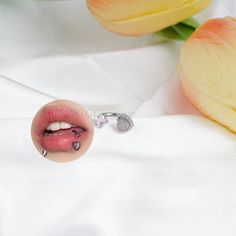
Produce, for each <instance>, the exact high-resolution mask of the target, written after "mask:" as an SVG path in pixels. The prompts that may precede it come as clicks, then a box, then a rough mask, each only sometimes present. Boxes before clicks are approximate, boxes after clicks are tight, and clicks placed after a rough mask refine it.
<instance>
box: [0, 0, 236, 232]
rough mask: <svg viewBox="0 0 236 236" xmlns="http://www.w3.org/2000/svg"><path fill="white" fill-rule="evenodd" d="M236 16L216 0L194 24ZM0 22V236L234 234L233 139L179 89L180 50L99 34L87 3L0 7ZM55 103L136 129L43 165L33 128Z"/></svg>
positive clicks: (101, 135) (99, 134)
mask: <svg viewBox="0 0 236 236" xmlns="http://www.w3.org/2000/svg"><path fill="white" fill-rule="evenodd" d="M220 5H222V6H223V5H224V6H225V7H226V8H225V7H222V6H220ZM234 9H235V10H234ZM234 13H236V7H235V2H234V1H233V0H231V1H230V0H229V1H223V0H222V1H218V2H215V3H214V4H213V5H212V7H211V8H209V9H208V10H207V11H205V12H203V13H201V14H200V15H199V16H198V19H199V20H201V21H204V20H205V19H206V18H209V17H213V16H224V15H229V14H234ZM0 19H1V23H0V35H1V37H0V74H2V75H3V76H2V77H0V108H1V112H0V122H1V126H0V133H1V134H2V135H1V136H0V143H1V149H0V235H1V236H15V235H19V236H32V235H34V236H75V235H76V236H77V235H83V236H121V235H122V236H126V235H127V236H141V235H162V236H166V235H171V236H172V235H175V236H178V235H181V236H183V235H186V236H187V235H191V236H194V235H221V236H222V235H235V233H236V226H235V217H236V200H235V199H236V190H235V185H236V174H235V173H236V161H235V160H236V159H235V154H236V145H235V141H236V138H235V135H233V134H232V133H230V132H228V131H227V130H225V129H224V128H222V127H221V126H219V125H217V124H215V123H214V122H212V121H209V120H207V119H206V118H204V117H202V116H201V115H200V114H199V113H198V112H197V111H196V110H195V108H193V107H192V105H191V104H190V103H189V102H188V101H187V100H186V99H185V97H184V95H183V94H182V91H181V88H180V84H179V80H178V76H177V73H176V65H177V61H178V53H179V50H180V48H181V43H176V42H167V41H166V42H160V43H159V44H154V42H155V41H157V40H158V41H160V40H159V39H157V38H155V37H153V36H145V37H140V38H129V37H121V36H116V35H113V34H111V33H108V32H106V31H105V30H104V29H102V28H101V27H100V26H99V25H98V24H97V23H96V21H95V20H94V19H93V17H92V16H90V15H89V12H88V10H87V8H86V5H85V2H84V1H45V0H44V1H23V0H22V1H2V2H0ZM56 98H63V99H70V100H74V101H77V102H78V103H80V104H82V105H84V106H85V107H87V109H88V110H90V111H92V112H98V111H105V110H111V111H121V112H126V113H129V114H130V115H132V116H133V117H134V122H135V128H134V129H133V130H132V132H130V133H128V134H126V135H119V134H116V133H114V132H113V130H112V129H110V128H109V127H106V128H104V129H101V130H96V133H95V138H94V142H93V145H92V147H91V148H90V150H89V151H88V153H87V154H86V155H84V156H83V157H82V158H81V159H80V160H78V161H75V162H72V163H66V164H57V163H52V162H50V161H48V160H46V159H44V158H42V157H41V156H40V155H39V154H38V153H37V152H36V151H35V149H34V147H33V144H32V142H31V138H30V125H31V121H32V118H33V116H34V114H35V112H36V111H37V110H38V109H39V108H40V106H42V105H44V104H45V103H47V102H48V101H51V100H53V99H56Z"/></svg>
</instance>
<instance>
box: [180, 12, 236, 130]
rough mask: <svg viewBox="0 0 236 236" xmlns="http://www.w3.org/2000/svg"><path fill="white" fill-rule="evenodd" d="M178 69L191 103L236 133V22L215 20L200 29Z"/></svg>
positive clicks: (230, 19)
mask: <svg viewBox="0 0 236 236" xmlns="http://www.w3.org/2000/svg"><path fill="white" fill-rule="evenodd" d="M179 68H180V70H179V71H180V76H181V81H182V85H183V90H184V92H185V94H186V96H187V97H188V98H189V100H190V101H191V102H192V103H193V104H194V105H195V106H196V107H197V108H198V109H199V110H200V111H201V112H202V113H203V114H205V115H206V116H208V117H209V118H211V119H212V120H215V121H217V122H218V123H220V124H222V125H224V126H226V127H227V128H228V129H230V130H232V131H234V132H236V19H233V18H230V17H226V18H223V19H213V20H209V21H208V22H206V23H205V24H204V25H202V26H201V27H199V28H198V29H197V30H196V31H195V32H194V33H193V34H192V36H191V37H190V38H189V39H188V40H187V41H186V43H185V45H184V47H183V49H182V52H181V56H180V62H179Z"/></svg>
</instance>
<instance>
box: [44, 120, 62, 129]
mask: <svg viewBox="0 0 236 236" xmlns="http://www.w3.org/2000/svg"><path fill="white" fill-rule="evenodd" d="M60 129H61V127H60V122H53V123H51V124H50V125H49V126H48V127H47V130H51V131H56V130H60Z"/></svg>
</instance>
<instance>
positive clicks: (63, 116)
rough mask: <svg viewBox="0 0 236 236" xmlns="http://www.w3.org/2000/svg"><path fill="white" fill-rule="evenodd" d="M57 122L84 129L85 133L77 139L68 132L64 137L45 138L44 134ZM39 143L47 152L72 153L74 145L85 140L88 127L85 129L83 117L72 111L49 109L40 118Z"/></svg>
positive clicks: (38, 128) (52, 136)
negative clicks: (49, 126) (48, 127)
mask: <svg viewBox="0 0 236 236" xmlns="http://www.w3.org/2000/svg"><path fill="white" fill-rule="evenodd" d="M55 121H64V122H67V123H70V124H73V125H76V126H80V127H83V128H84V129H85V131H84V132H83V133H81V135H80V137H76V136H75V134H74V133H73V132H68V133H66V134H63V135H50V136H45V135H44V134H43V133H44V131H45V129H46V127H47V126H48V125H49V124H50V123H52V122H55ZM36 132H37V133H38V137H39V142H40V143H41V145H42V147H43V148H44V149H46V150H47V151H51V152H63V151H65V152H66V151H70V150H73V149H72V144H73V143H74V142H80V143H81V140H83V138H84V135H85V133H86V132H87V129H86V127H84V122H83V117H81V116H80V115H79V114H78V113H77V112H76V111H74V110H71V109H68V108H66V109H63V108H60V109H57V108H53V107H51V108H48V109H46V110H45V111H42V113H41V114H40V118H39V123H38V126H37V131H36Z"/></svg>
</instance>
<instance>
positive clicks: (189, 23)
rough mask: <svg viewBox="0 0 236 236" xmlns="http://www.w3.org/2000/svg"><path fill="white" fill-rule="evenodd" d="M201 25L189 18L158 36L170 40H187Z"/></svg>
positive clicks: (162, 31)
mask: <svg viewBox="0 0 236 236" xmlns="http://www.w3.org/2000/svg"><path fill="white" fill-rule="evenodd" d="M199 25H200V24H199V23H198V22H197V21H196V20H195V19H194V18H192V17H191V18H188V19H186V20H184V21H182V22H180V23H178V24H176V25H172V26H170V27H168V28H165V29H163V30H161V31H159V32H157V34H158V35H161V36H164V37H166V38H169V39H175V40H187V39H188V38H189V37H190V36H191V35H192V33H193V32H194V31H195V30H196V28H197V27H198V26H199Z"/></svg>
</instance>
